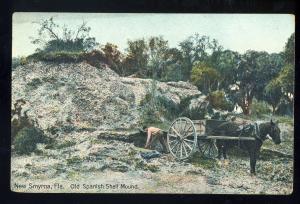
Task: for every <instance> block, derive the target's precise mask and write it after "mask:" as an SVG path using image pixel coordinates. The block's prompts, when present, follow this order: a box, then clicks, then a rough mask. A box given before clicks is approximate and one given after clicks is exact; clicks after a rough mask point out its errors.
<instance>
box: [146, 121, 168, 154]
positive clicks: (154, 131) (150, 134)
mask: <svg viewBox="0 0 300 204" xmlns="http://www.w3.org/2000/svg"><path fill="white" fill-rule="evenodd" d="M143 130H144V131H146V132H147V141H146V145H145V148H146V149H149V148H150V145H151V144H152V143H153V141H154V140H155V139H156V138H158V139H159V142H160V144H161V145H162V147H163V151H164V152H167V148H166V143H165V138H163V137H164V132H163V131H162V130H161V129H159V128H156V127H148V128H147V127H145V126H144V127H143Z"/></svg>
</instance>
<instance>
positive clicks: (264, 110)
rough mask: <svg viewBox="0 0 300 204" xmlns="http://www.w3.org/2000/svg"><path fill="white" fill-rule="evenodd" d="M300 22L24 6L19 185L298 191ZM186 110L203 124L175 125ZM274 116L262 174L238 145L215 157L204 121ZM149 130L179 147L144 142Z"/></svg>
mask: <svg viewBox="0 0 300 204" xmlns="http://www.w3.org/2000/svg"><path fill="white" fill-rule="evenodd" d="M294 26H295V23H294V16H292V15H284V14H272V15H269V14H268V15H267V14H264V15H244V14H235V15H233V14H222V15H221V14H205V15H204V14H75V13H14V15H13V49H12V51H13V53H12V56H13V59H12V104H11V105H12V106H11V108H12V118H11V121H12V136H11V137H12V138H11V139H12V153H11V189H12V190H13V191H16V192H37V193H40V192H49V193H54V192H59V193H63V192H72V193H91V192H97V193H107V192H112V193H120V192H126V193H196V194H201V193H212V194H224V193H231V194H232V193H233V194H290V193H291V192H292V191H293V169H294V167H293V154H294V146H293V143H294V116H293V112H294V106H293V104H294V70H295V68H294V67H295V65H294ZM179 117H185V118H189V119H191V120H192V125H190V126H191V127H192V126H195V132H194V133H193V131H192V130H193V128H191V129H189V127H190V126H189V125H188V124H189V123H188V122H187V121H189V120H186V121H184V120H183V121H182V123H180V124H179V125H178V126H173V128H170V127H172V121H174V120H176V119H177V118H179ZM271 119H272V122H276V124H277V126H278V127H279V129H280V138H281V143H280V144H278V145H276V144H274V142H273V141H272V138H271V137H272V136H273V132H272V133H271V132H270V134H269V136H270V137H267V138H269V139H267V138H264V139H265V140H264V141H263V144H262V146H261V148H260V150H259V151H257V152H260V153H259V157H258V159H257V162H256V175H254V174H251V173H250V164H249V156H248V152H247V151H245V150H244V149H243V148H242V147H241V145H239V144H237V145H236V146H234V147H232V148H228V150H227V159H224V158H223V157H222V158H220V159H218V158H217V156H218V155H217V151H218V149H217V147H216V145H215V143H216V140H215V139H210V140H205V141H204V140H203V139H202V140H201V137H204V134H206V133H210V132H209V131H207V130H208V129H209V127H208V126H206V124H208V123H207V121H213V120H217V121H220V120H222V121H233V122H234V123H236V124H238V125H239V126H240V127H243V126H244V127H246V125H249V124H250V125H251V124H254V123H255V122H256V123H258V124H261V123H267V122H270V121H271ZM199 121H202V122H203V125H201V124H202V122H199ZM182 124H183V125H182ZM274 124H275V123H274ZM143 126H146V127H158V128H160V129H161V130H162V131H161V132H162V134H161V135H160V137H162V138H163V139H164V141H165V142H166V146H167V148H168V149H169V152H165V151H163V148H162V145H161V144H160V143H159V141H158V140H156V141H154V142H153V143H152V145H151V148H150V149H145V148H144V146H145V143H146V139H147V133H146V132H145V131H144V130H142V127H143ZM214 128H216V127H215V126H214ZM173 129H175V130H176V131H174V130H173ZM175 132H177V133H175ZM177 134H178V135H177ZM193 134H196V135H197V136H196V138H195V137H193ZM211 134H212V133H211ZM274 134H275V133H274ZM172 135H175V137H176V139H175V140H174V142H172ZM184 136H186V138H187V140H188V141H187V142H189V141H192V142H190V143H188V145H186V143H185V142H184V140H183V139H180V137H184ZM222 136H224V135H222ZM196 140H197V141H196ZM235 141H237V140H235ZM258 141H260V140H258V139H256V140H255V142H258ZM174 144H177V145H174ZM189 148H191V151H190V150H189ZM170 151H171V152H170ZM181 155H183V156H186V158H185V159H180V158H181ZM183 156H182V157H183Z"/></svg>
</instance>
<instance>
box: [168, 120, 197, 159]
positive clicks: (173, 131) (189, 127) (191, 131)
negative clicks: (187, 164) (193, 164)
mask: <svg viewBox="0 0 300 204" xmlns="http://www.w3.org/2000/svg"><path fill="white" fill-rule="evenodd" d="M167 143H168V148H169V151H170V153H171V154H172V155H173V156H174V157H175V158H177V159H181V160H182V159H186V158H188V157H189V156H190V155H191V154H192V153H193V152H194V150H195V148H196V146H197V134H196V129H195V126H194V124H193V122H192V121H191V120H190V119H188V118H184V117H183V118H177V119H176V120H175V121H174V122H173V123H172V124H171V126H170V128H169V130H168V135H167Z"/></svg>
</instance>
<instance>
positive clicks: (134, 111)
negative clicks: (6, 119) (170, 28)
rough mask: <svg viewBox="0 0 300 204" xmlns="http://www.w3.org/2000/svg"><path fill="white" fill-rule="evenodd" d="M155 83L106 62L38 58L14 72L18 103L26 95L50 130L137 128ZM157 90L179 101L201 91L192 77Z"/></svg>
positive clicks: (33, 113)
mask: <svg viewBox="0 0 300 204" xmlns="http://www.w3.org/2000/svg"><path fill="white" fill-rule="evenodd" d="M151 84H152V80H151V79H140V78H130V77H120V76H119V75H118V74H117V73H115V72H114V71H112V70H111V69H110V68H109V67H107V66H105V65H103V66H102V67H101V68H97V67H94V66H91V65H89V64H87V63H84V62H82V63H60V64H54V63H44V62H35V63H29V64H27V65H24V66H19V67H17V68H16V69H15V70H14V71H13V72H12V104H14V103H15V102H16V101H17V100H19V99H22V100H25V101H26V104H25V105H24V107H23V110H22V111H23V112H25V111H26V113H27V115H28V117H29V118H31V119H33V120H34V121H37V123H38V124H39V126H40V128H42V129H43V130H47V132H51V131H52V132H54V133H55V132H72V131H76V130H89V129H94V130H118V129H120V130H132V129H133V128H136V127H137V126H138V125H139V124H140V122H141V119H140V118H141V116H140V102H141V100H142V99H143V98H144V97H145V96H146V94H147V91H148V90H149V89H151ZM157 93H158V94H159V95H161V96H163V97H166V98H168V100H172V101H173V102H174V103H175V104H179V103H180V101H181V100H183V99H185V98H187V97H193V96H195V97H198V96H199V95H201V92H200V91H198V89H197V87H195V86H193V85H191V84H190V83H188V82H157ZM12 108H13V107H12Z"/></svg>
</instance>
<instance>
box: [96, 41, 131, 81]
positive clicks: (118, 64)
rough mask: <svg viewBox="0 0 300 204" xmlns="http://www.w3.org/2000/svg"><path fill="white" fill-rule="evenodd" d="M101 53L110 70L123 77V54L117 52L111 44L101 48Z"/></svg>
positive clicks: (116, 47) (115, 47) (115, 46)
mask: <svg viewBox="0 0 300 204" xmlns="http://www.w3.org/2000/svg"><path fill="white" fill-rule="evenodd" d="M101 51H102V52H103V54H104V57H105V59H106V60H107V64H108V65H109V66H110V68H111V69H112V70H114V71H115V72H117V73H118V74H120V75H121V76H125V74H126V73H125V70H124V69H123V65H122V59H123V54H122V53H121V52H120V51H119V50H118V46H117V45H114V44H111V43H106V44H105V45H104V46H103V47H102V48H101Z"/></svg>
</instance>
